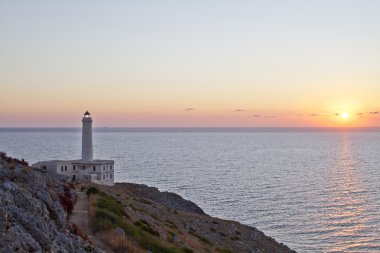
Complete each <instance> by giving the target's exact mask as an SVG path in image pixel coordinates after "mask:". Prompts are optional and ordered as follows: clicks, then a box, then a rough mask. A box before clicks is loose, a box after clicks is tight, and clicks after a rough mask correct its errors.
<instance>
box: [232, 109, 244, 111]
mask: <svg viewBox="0 0 380 253" xmlns="http://www.w3.org/2000/svg"><path fill="white" fill-rule="evenodd" d="M234 112H245V110H244V109H235V110H234Z"/></svg>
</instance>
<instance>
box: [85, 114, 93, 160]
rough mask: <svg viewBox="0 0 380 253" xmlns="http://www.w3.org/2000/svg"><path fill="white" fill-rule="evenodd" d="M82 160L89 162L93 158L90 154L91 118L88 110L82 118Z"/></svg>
mask: <svg viewBox="0 0 380 253" xmlns="http://www.w3.org/2000/svg"><path fill="white" fill-rule="evenodd" d="M82 123H83V127H82V161H84V162H90V161H92V160H93V156H92V155H93V154H92V118H91V115H90V113H89V112H88V111H86V112H85V114H84V116H83V119H82Z"/></svg>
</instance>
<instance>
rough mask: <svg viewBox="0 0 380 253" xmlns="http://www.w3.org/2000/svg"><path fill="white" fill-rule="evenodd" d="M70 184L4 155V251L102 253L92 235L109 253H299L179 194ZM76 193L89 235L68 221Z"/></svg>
mask: <svg viewBox="0 0 380 253" xmlns="http://www.w3.org/2000/svg"><path fill="white" fill-rule="evenodd" d="M68 180H69V179H68V178H66V177H64V176H60V175H56V174H51V173H47V172H43V171H39V170H37V169H33V168H31V167H29V166H28V164H27V163H26V162H25V161H23V160H22V161H19V160H17V159H12V158H9V157H7V156H6V155H5V154H4V153H0V252H104V251H103V250H102V249H99V248H96V247H95V246H93V244H92V243H91V242H90V241H89V239H88V236H87V235H86V234H84V233H83V232H82V231H86V230H89V229H90V230H91V231H92V232H93V233H92V234H93V236H94V237H93V238H91V239H90V240H91V241H94V240H100V241H102V242H103V243H105V244H107V249H106V251H107V252H134V253H139V252H155V253H156V252H163V253H165V252H168V253H171V252H172V253H191V252H221V253H231V252H236V253H240V252H241V253H243V252H249V253H259V252H260V253H264V252H270V253H272V252H278V253H282V252H284V253H287V252H294V251H292V250H290V249H289V248H288V247H287V246H285V245H283V244H280V243H277V242H276V241H275V240H274V239H272V238H270V237H267V236H265V235H264V234H263V233H262V232H261V231H259V230H257V229H256V228H253V227H249V226H245V225H242V224H239V223H237V222H233V221H226V220H221V219H218V218H214V217H211V216H209V215H207V214H205V213H204V212H203V211H202V209H201V208H199V207H198V206H197V205H196V204H194V203H192V202H191V201H188V200H184V199H183V198H182V197H180V196H179V195H177V194H174V193H168V192H160V191H158V190H157V189H156V188H152V187H148V186H145V185H137V184H129V183H121V184H116V185H115V186H112V187H110V186H101V185H94V184H91V183H87V182H80V183H76V184H73V183H71V182H69V181H68ZM78 192H79V194H81V195H84V196H88V203H89V204H88V216H89V221H90V222H89V224H90V225H89V228H80V227H78V226H77V225H76V224H72V223H70V222H68V216H69V215H70V212H71V211H72V209H73V205H75V201H76V195H77V193H78ZM82 192H83V193H85V192H86V193H87V194H83V193H82ZM97 245H99V244H97Z"/></svg>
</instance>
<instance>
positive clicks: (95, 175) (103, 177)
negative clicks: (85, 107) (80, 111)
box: [32, 111, 115, 185]
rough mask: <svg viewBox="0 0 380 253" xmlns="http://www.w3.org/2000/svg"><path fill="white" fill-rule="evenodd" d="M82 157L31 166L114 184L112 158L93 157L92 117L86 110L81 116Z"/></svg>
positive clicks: (98, 182)
mask: <svg viewBox="0 0 380 253" xmlns="http://www.w3.org/2000/svg"><path fill="white" fill-rule="evenodd" d="M82 123H83V126H82V159H76V160H48V161H40V162H37V163H35V164H33V165H32V166H33V167H34V168H39V169H42V170H46V171H51V172H55V173H57V174H61V175H65V176H68V177H69V178H71V179H72V180H86V181H90V182H93V183H96V184H103V185H114V173H115V171H114V165H115V161H114V160H103V159H95V160H94V159H93V154H92V118H91V115H90V113H89V112H88V111H86V112H85V113H84V115H83V118H82Z"/></svg>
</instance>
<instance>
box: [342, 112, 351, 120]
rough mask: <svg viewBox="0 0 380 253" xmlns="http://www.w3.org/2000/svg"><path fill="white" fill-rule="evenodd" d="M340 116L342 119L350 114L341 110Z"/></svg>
mask: <svg viewBox="0 0 380 253" xmlns="http://www.w3.org/2000/svg"><path fill="white" fill-rule="evenodd" d="M340 116H341V117H342V118H343V119H347V118H348V117H349V116H350V114H348V112H342V113H341V114H340Z"/></svg>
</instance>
